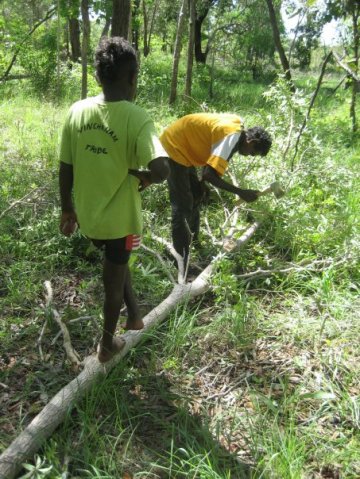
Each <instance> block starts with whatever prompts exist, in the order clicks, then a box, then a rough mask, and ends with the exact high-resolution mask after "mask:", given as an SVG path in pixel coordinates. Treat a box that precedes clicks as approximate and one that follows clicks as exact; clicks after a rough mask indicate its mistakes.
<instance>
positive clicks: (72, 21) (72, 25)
mask: <svg viewBox="0 0 360 479" xmlns="http://www.w3.org/2000/svg"><path fill="white" fill-rule="evenodd" d="M69 35H70V47H71V56H70V58H71V60H72V61H73V62H77V61H78V60H79V58H80V57H81V46H80V24H79V20H78V19H77V18H69Z"/></svg>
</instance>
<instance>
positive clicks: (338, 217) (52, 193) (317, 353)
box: [0, 90, 360, 479]
mask: <svg viewBox="0 0 360 479" xmlns="http://www.w3.org/2000/svg"><path fill="white" fill-rule="evenodd" d="M340 93H341V92H340ZM340 93H339V95H340ZM341 94H343V93H341ZM271 95H272V97H273V98H274V97H275V99H276V95H278V96H279V103H278V104H281V101H280V100H281V98H283V97H281V95H282V93H281V91H280V90H276V91H273V92H272V93H271ZM250 97H251V95H250V93H249V98H250ZM331 102H332V103H331V108H330V105H329V103H327V100H326V97H322V98H321V105H322V108H320V106H319V110H315V111H314V112H313V116H312V128H313V129H312V130H311V131H310V135H309V136H308V137H307V143H306V145H304V146H303V149H302V150H301V152H300V156H301V159H302V160H301V161H302V163H299V164H298V165H297V169H295V171H294V172H293V174H292V175H293V176H292V180H291V183H288V192H287V195H286V197H285V198H284V199H283V200H281V201H276V200H275V199H262V200H261V202H260V203H259V205H258V206H254V207H253V206H252V207H251V208H248V207H246V206H244V207H242V208H241V212H240V219H239V224H238V227H239V229H240V230H241V231H242V230H243V229H244V228H246V227H247V225H248V224H249V221H250V222H251V221H253V219H254V218H255V219H259V218H260V219H261V220H262V221H263V225H262V226H261V227H260V228H259V230H258V231H257V233H256V234H255V235H254V237H253V238H252V239H251V240H250V242H249V243H248V244H247V245H246V246H245V248H244V249H243V250H241V252H239V253H236V254H232V255H227V256H225V255H224V257H223V258H222V259H221V260H220V262H219V263H218V265H217V268H216V271H215V273H214V275H213V278H212V280H211V289H210V291H209V292H207V293H206V294H205V295H204V296H202V297H201V298H197V299H196V300H193V301H191V302H190V303H186V304H182V305H179V307H178V308H177V309H176V311H175V312H173V313H172V314H171V315H170V316H169V318H168V319H167V320H166V321H165V322H164V323H163V324H162V325H160V326H158V327H156V328H155V329H154V330H153V331H152V332H151V333H150V334H148V335H147V338H146V341H144V342H142V343H141V344H140V346H138V347H137V348H136V349H134V350H132V351H131V353H130V354H129V355H128V356H126V357H125V358H124V359H123V360H122V362H121V364H120V365H119V366H117V367H116V368H115V369H114V370H113V371H112V372H111V373H110V374H109V375H108V376H107V377H106V378H105V379H103V380H102V381H101V382H100V383H99V384H97V385H96V386H94V388H93V389H92V390H91V391H90V392H89V393H88V394H87V395H86V396H85V398H83V399H82V400H81V401H80V402H79V403H78V404H76V405H75V407H74V409H73V410H72V411H71V412H69V415H68V416H67V418H66V420H65V422H64V423H63V424H62V425H61V426H59V428H58V429H57V430H56V432H55V434H54V435H53V436H52V437H51V438H50V439H49V440H48V441H47V442H46V443H45V445H44V446H43V448H42V449H41V450H39V452H38V461H39V464H40V465H41V467H42V468H46V467H49V468H50V469H49V470H48V471H46V472H42V473H41V472H39V471H38V472H37V474H38V475H37V476H35V472H34V474H33V477H39V478H40V477H48V478H54V479H55V478H64V477H68V478H73V479H74V478H85V477H86V478H100V477H101V478H104V479H105V478H109V479H110V478H111V479H118V478H126V479H129V478H138V479H140V478H142V479H147V478H149V479H150V478H154V479H156V478H172V479H173V478H204V479H215V478H217V479H224V478H225V479H226V478H231V479H233V478H234V479H236V478H250V477H251V478H284V479H289V478H294V479H295V478H314V479H315V478H316V479H317V478H319V479H320V478H323V479H337V478H338V479H343V478H357V477H360V434H359V426H360V401H359V397H360V396H359V393H360V386H359V384H360V374H359V367H358V365H359V362H360V350H359V345H358V343H359V333H360V323H359V310H360V297H359V261H358V260H359V249H360V238H359V216H360V215H359V194H360V193H359V173H358V165H359V153H358V152H359V139H356V138H352V137H351V135H350V134H349V132H348V128H349V121H348V119H347V117H346V115H347V114H348V110H347V109H346V104H345V103H344V101H343V99H342V98H341V97H340V96H339V97H338V98H337V99H336V100H335V99H333V98H332V99H331ZM143 103H144V104H145V106H146V102H145V100H143ZM250 103H251V100H249V104H250ZM2 106H3V108H2V113H1V115H0V135H1V142H0V144H2V145H3V146H2V147H1V148H2V153H3V156H2V158H1V159H0V173H1V176H2V182H1V192H2V194H1V204H0V254H1V258H2V261H1V265H0V298H1V302H2V308H1V315H2V322H1V325H0V338H1V353H0V431H1V432H0V452H1V451H3V450H5V449H6V447H7V446H8V445H9V444H10V443H11V441H12V440H13V439H14V438H15V437H16V436H17V435H18V434H19V432H20V431H21V430H22V429H23V428H24V427H25V426H26V425H27V424H28V423H29V422H30V421H31V419H32V418H33V417H34V416H35V415H36V414H37V413H38V412H39V411H40V410H41V409H42V408H43V407H44V405H45V404H46V403H47V402H48V401H49V399H51V397H52V396H53V395H54V394H56V393H57V392H58V391H59V390H60V389H61V387H63V386H64V385H65V384H67V383H68V382H69V381H71V380H72V379H73V378H74V375H75V374H76V372H75V371H74V370H73V369H72V367H71V365H70V364H69V362H68V361H67V358H66V355H65V352H64V350H63V346H62V338H61V336H59V335H58V326H57V324H56V323H55V322H54V320H53V318H52V317H51V314H50V313H49V309H48V308H47V307H46V306H45V291H44V281H46V280H48V281H51V284H52V288H53V297H54V301H53V307H55V308H56V309H57V310H58V311H59V313H60V314H61V317H62V319H63V321H64V322H65V323H66V324H67V325H68V328H69V330H70V333H71V338H72V342H73V346H74V348H75V349H76V350H77V351H78V353H79V354H80V356H81V357H82V358H84V357H85V356H87V355H88V354H93V353H94V351H95V348H96V344H97V342H98V340H99V338H100V334H101V326H102V311H101V309H102V306H101V305H102V284H101V257H100V255H99V254H98V253H97V252H95V251H93V250H92V249H91V247H90V245H89V243H88V241H87V240H86V239H85V238H83V237H82V236H81V234H80V233H79V232H78V233H77V234H76V235H75V236H74V237H73V238H71V239H70V240H69V239H66V238H64V237H61V235H60V234H58V219H59V209H58V199H57V154H56V145H57V142H58V139H59V131H60V126H61V123H62V119H63V118H64V115H65V112H66V109H67V106H61V107H59V106H57V105H54V104H51V103H46V102H45V103H40V102H37V101H36V100H34V99H24V98H22V99H19V98H17V99H16V98H14V99H12V100H8V101H7V102H4V103H3V105H2ZM147 106H148V109H149V110H150V111H153V113H154V112H155V104H151V103H149V104H148V105H147ZM295 106H296V105H295ZM214 108H218V109H221V106H216V105H215V106H214ZM291 108H294V105H292V106H291ZM330 110H331V115H330ZM161 112H162V115H160V114H159V113H156V114H155V113H154V115H153V116H155V120H156V121H157V124H158V126H159V127H161V126H164V125H165V124H166V123H168V122H169V121H170V120H171V119H172V118H174V117H175V116H176V115H178V114H179V112H177V111H171V110H169V109H168V107H166V106H163V107H162V109H161ZM359 114H360V112H359ZM259 115H260V116H261V119H262V121H264V122H265V124H266V125H268V127H269V128H270V129H272V134H273V136H274V137H275V138H276V141H275V143H274V147H273V149H274V151H273V153H272V156H271V158H270V160H269V161H270V163H271V165H272V166H271V167H270V166H268V167H267V168H264V167H263V166H262V165H255V167H254V169H252V170H251V171H250V172H248V174H247V175H248V179H247V180H246V181H249V182H250V183H251V184H254V183H255V182H256V184H260V185H262V186H265V185H266V183H267V182H269V176H271V175H273V174H274V175H276V176H277V177H280V179H281V180H283V181H284V180H286V178H285V175H284V174H283V173H282V172H281V162H282V161H283V156H282V155H281V154H280V153H281V152H283V151H284V149H283V147H284V145H285V144H286V142H287V138H288V137H287V135H288V131H289V128H288V123H286V121H285V120H286V119H289V118H290V116H289V117H287V115H288V111H287V110H284V111H281V110H280V109H278V110H276V108H275V107H274V106H272V107H271V108H268V107H266V108H265V107H264V106H263V111H261V113H260V114H259V112H257V113H256V114H255V115H254V118H256V120H257V118H258V117H259ZM249 117H250V120H252V121H254V118H252V117H251V115H249ZM330 117H331V118H330ZM45 125H46V127H45ZM279 125H280V126H279ZM314 131H316V135H315V134H314ZM294 136H295V132H294ZM232 174H234V175H235V176H236V177H237V178H240V179H241V178H243V176H244V174H245V173H244V171H243V170H240V171H238V170H237V169H236V168H234V170H233V171H232ZM282 176H283V177H282ZM154 191H155V190H153V191H152V192H146V194H145V195H144V205H146V208H145V209H146V212H145V225H146V227H145V235H144V243H145V244H146V245H147V246H149V247H151V248H152V249H153V250H157V251H158V252H159V253H160V254H161V255H163V257H164V262H165V265H166V267H164V266H163V265H161V264H160V263H159V262H158V261H157V259H156V257H155V256H154V255H151V254H150V253H149V252H148V251H145V250H139V252H137V253H135V254H134V255H133V256H132V260H131V269H132V273H133V277H134V286H135V289H136V290H137V291H138V294H139V299H140V303H141V306H142V308H143V310H144V311H145V312H148V311H149V310H151V309H152V308H153V307H154V306H156V305H157V304H158V303H159V302H160V301H161V300H162V299H164V298H165V297H166V296H167V295H168V294H169V293H170V291H171V289H172V284H171V282H170V281H169V278H168V276H167V274H166V272H165V269H168V270H170V271H172V272H173V274H175V273H176V272H175V269H174V267H173V265H172V262H171V261H170V260H169V259H167V255H166V252H165V251H164V249H163V247H159V245H158V244H157V243H156V241H154V239H153V238H152V236H151V231H154V230H156V232H157V234H158V235H161V236H163V237H165V238H166V239H168V240H169V236H170V232H169V226H168V225H169V218H170V208H169V205H168V200H167V193H166V185H160V186H159V187H157V188H156V193H155V192H154ZM164 204H165V205H166V213H164V214H161V215H159V213H158V212H159V211H164ZM233 206H234V200H233V199H232V198H231V197H230V196H227V195H221V194H219V192H213V193H212V195H211V198H210V203H209V204H208V205H207V206H206V207H205V208H204V210H203V216H202V221H203V223H202V236H201V248H200V250H199V251H194V254H193V258H192V264H193V266H194V267H197V268H198V270H199V271H201V270H202V269H203V268H204V267H205V266H206V265H207V264H208V263H209V262H210V261H211V260H212V258H213V256H215V254H216V253H217V252H218V250H219V247H218V246H216V245H214V244H213V238H214V236H216V237H219V238H220V237H221V235H222V234H223V231H221V229H220V228H219V225H220V224H221V223H222V222H223V220H224V217H223V216H219V215H220V213H219V212H221V214H222V215H223V214H225V216H226V214H227V211H231V208H232V207H233ZM205 219H206V222H205ZM259 269H260V270H261V272H260V274H258V275H257V276H255V275H253V276H251V275H250V276H244V275H247V274H249V273H253V272H255V271H259ZM45 321H46V328H45V329H43V326H44V324H45ZM120 332H121V331H120ZM32 464H34V463H33V462H32V461H31V460H29V464H28V467H29V468H30V469H31V467H32V466H31V465H32Z"/></svg>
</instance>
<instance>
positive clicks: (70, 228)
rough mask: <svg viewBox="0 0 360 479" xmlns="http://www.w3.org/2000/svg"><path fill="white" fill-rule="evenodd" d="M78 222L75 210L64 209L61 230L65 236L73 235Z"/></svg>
mask: <svg viewBox="0 0 360 479" xmlns="http://www.w3.org/2000/svg"><path fill="white" fill-rule="evenodd" d="M77 227H78V223H77V217H76V213H75V211H63V212H62V213H61V218H60V231H61V232H62V234H63V235H65V236H71V235H72V234H73V233H75V231H76V230H77Z"/></svg>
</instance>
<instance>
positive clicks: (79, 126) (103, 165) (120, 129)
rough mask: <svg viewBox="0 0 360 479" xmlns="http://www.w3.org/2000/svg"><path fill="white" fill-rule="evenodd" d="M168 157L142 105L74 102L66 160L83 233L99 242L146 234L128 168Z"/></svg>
mask: <svg viewBox="0 0 360 479" xmlns="http://www.w3.org/2000/svg"><path fill="white" fill-rule="evenodd" d="M166 156H167V154H166V152H165V151H164V149H163V148H162V146H161V143H160V141H159V140H158V138H157V135H156V131H155V126H154V123H153V122H152V120H151V119H150V117H149V115H148V114H147V113H146V112H145V110H143V109H142V108H140V107H139V106H136V105H134V104H133V103H130V102H128V101H118V102H105V101H104V100H103V99H102V98H101V97H100V96H99V97H92V98H88V99H86V100H81V101H78V102H76V103H74V104H73V105H72V106H71V108H70V111H69V113H68V116H67V118H66V121H65V124H64V127H63V132H62V139H61V147H60V161H62V162H64V163H67V164H70V165H73V169H74V199H75V209H76V214H77V217H78V221H79V225H80V228H81V230H82V232H83V233H84V234H85V235H86V236H88V237H89V238H93V239H115V238H122V237H124V236H127V235H129V234H141V231H142V214H141V197H140V193H139V192H138V185H139V181H138V180H137V179H136V178H135V177H134V176H132V175H129V174H128V169H129V168H133V169H139V168H140V167H146V166H147V165H148V163H149V162H150V161H151V160H154V159H155V158H158V157H166Z"/></svg>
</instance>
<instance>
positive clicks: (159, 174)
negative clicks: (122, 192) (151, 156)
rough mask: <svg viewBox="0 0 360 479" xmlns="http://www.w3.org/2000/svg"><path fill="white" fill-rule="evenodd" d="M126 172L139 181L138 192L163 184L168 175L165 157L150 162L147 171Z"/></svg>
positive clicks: (130, 170) (168, 170)
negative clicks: (155, 184)
mask: <svg viewBox="0 0 360 479" xmlns="http://www.w3.org/2000/svg"><path fill="white" fill-rule="evenodd" d="M128 171H129V174H130V175H133V176H135V177H136V178H138V179H139V180H140V184H139V191H143V190H144V189H145V188H147V187H148V186H150V185H151V184H153V183H161V182H163V181H164V180H166V178H167V177H168V176H169V173H170V169H169V164H168V159H167V158H166V157H159V158H155V160H152V161H150V163H149V169H148V170H132V169H129V170H128Z"/></svg>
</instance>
